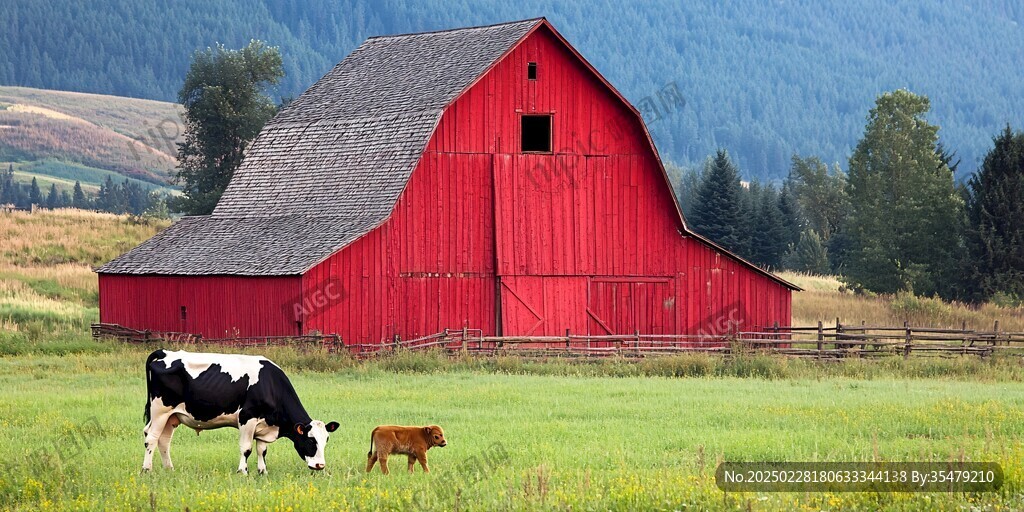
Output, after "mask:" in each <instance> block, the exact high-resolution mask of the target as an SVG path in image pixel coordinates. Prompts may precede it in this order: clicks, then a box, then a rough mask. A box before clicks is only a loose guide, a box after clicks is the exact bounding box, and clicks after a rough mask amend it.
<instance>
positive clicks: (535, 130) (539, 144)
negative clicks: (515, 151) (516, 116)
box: [520, 115, 551, 153]
mask: <svg viewBox="0 0 1024 512" xmlns="http://www.w3.org/2000/svg"><path fill="white" fill-rule="evenodd" d="M520 129H521V131H520V135H521V136H520V143H521V144H520V147H521V148H522V151H523V153H550V152H551V116H550V115H545V116H522V117H521V118H520Z"/></svg>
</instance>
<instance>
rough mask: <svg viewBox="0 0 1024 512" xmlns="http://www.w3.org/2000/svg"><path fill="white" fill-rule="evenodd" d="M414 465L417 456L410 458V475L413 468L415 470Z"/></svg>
mask: <svg viewBox="0 0 1024 512" xmlns="http://www.w3.org/2000/svg"><path fill="white" fill-rule="evenodd" d="M414 465H416V456H415V455H410V456H409V472H410V473H412V468H413V466H414Z"/></svg>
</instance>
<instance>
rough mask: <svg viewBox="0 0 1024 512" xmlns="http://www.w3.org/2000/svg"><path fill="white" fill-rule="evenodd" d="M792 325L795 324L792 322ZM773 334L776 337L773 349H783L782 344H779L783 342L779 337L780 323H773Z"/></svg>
mask: <svg viewBox="0 0 1024 512" xmlns="http://www.w3.org/2000/svg"><path fill="white" fill-rule="evenodd" d="M790 323H793V322H790ZM772 332H773V334H774V337H773V338H772V339H774V340H775V343H773V344H772V345H773V348H775V349H776V350H778V349H779V348H781V347H782V344H781V343H779V340H781V339H782V338H781V337H779V321H778V320H776V321H774V322H772Z"/></svg>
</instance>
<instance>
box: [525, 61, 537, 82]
mask: <svg viewBox="0 0 1024 512" xmlns="http://www.w3.org/2000/svg"><path fill="white" fill-rule="evenodd" d="M526 78H527V79H528V80H536V79H537V63H536V62H530V63H528V64H527V65H526Z"/></svg>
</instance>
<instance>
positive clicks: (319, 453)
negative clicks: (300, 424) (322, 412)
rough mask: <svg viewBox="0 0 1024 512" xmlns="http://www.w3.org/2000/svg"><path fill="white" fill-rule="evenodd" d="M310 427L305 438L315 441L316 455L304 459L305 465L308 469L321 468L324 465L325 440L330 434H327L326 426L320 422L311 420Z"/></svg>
mask: <svg viewBox="0 0 1024 512" xmlns="http://www.w3.org/2000/svg"><path fill="white" fill-rule="evenodd" d="M310 425H311V426H312V427H313V428H311V429H309V432H307V433H306V436H307V437H312V438H313V439H316V455H314V456H312V457H306V465H307V466H309V467H310V468H313V467H316V466H320V467H321V468H322V467H324V466H325V465H326V459H325V458H324V449H325V448H327V438H329V437H331V434H330V433H329V432H327V426H326V425H324V422H322V421H320V420H313V421H312V422H310Z"/></svg>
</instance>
